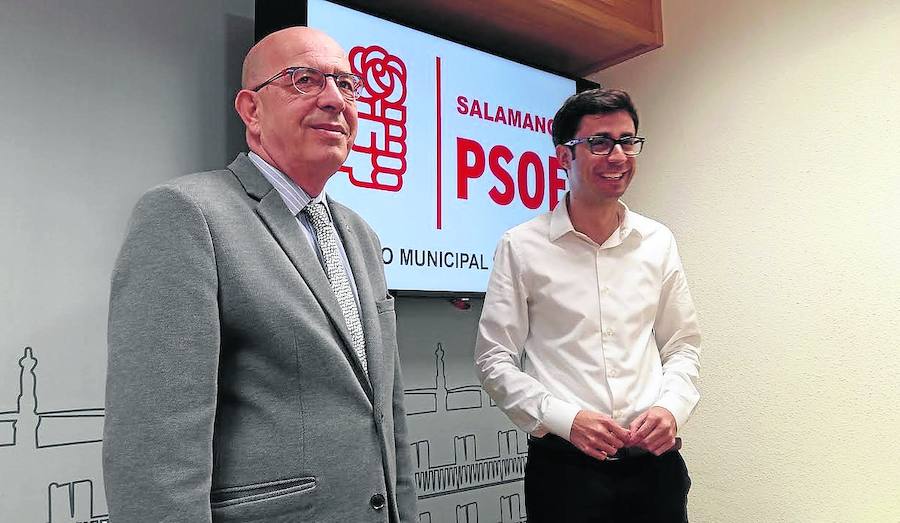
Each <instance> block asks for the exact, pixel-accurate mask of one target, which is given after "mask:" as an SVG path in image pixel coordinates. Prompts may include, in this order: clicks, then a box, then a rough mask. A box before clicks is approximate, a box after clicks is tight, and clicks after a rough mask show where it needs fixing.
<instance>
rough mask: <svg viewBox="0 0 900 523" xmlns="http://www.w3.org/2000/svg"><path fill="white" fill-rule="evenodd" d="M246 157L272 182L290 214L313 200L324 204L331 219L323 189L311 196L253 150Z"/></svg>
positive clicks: (296, 213)
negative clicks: (316, 194)
mask: <svg viewBox="0 0 900 523" xmlns="http://www.w3.org/2000/svg"><path fill="white" fill-rule="evenodd" d="M247 157H248V158H250V161H251V162H253V165H255V166H256V168H257V169H259V172H261V173H262V175H263V176H264V177H265V178H266V180H268V181H269V183H271V184H272V187H274V188H275V190H276V191H278V194H279V195H281V199H282V200H284V204H285V205H286V206H287V208H288V210H289V211H291V214H293V215H294V216H297V215H298V214H300V211H302V210H303V208H304V207H306V206H307V205H308V204H309V202H315V203H321V204H323V205H324V206H325V210H326V211H328V218H329V219H331V208H330V207H329V206H328V198H326V197H325V191H322V192H320V193H319V195H318V196H316V197H315V198H313V197H311V196H310V195H309V194H307V192H306V191H304V190H303V188H301V187H300V186H299V185H297V184H296V183H295V182H294V180H291V179H290V178H288V177H287V176H286V175H285V174H284V173H282V172H281V171H279V170H278V169H276V168H275V167H273V166H271V165H269V163H268V162H266V161H265V160H263V159H262V158H260V156H259V155H258V154H256V153H255V152H253V151H251V152H250V153H249V154H247Z"/></svg>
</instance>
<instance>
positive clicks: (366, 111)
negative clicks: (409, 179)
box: [341, 45, 407, 192]
mask: <svg viewBox="0 0 900 523" xmlns="http://www.w3.org/2000/svg"><path fill="white" fill-rule="evenodd" d="M350 67H351V69H352V71H353V73H354V74H356V75H357V76H359V77H360V78H362V79H363V84H364V87H363V90H362V93H361V94H360V96H359V98H358V99H357V101H356V103H357V109H358V112H359V119H360V131H359V135H358V136H357V138H356V144H355V145H354V146H353V151H354V152H357V153H361V154H364V155H367V156H368V157H369V159H370V162H371V165H372V169H371V170H370V171H369V172H368V174H362V173H357V172H355V171H354V169H353V167H350V166H344V167H342V168H341V170H342V171H345V172H346V173H347V174H348V175H349V177H350V183H352V184H353V185H355V186H357V187H364V188H367V189H376V190H380V191H392V192H397V191H399V190H400V189H401V188H402V187H403V175H404V174H405V173H406V79H407V77H406V64H404V63H403V60H401V59H400V57H398V56H395V55H392V54H390V53H388V52H387V50H385V49H384V48H383V47H381V46H378V45H371V46H369V47H362V46H356V47H354V48H353V49H351V50H350Z"/></svg>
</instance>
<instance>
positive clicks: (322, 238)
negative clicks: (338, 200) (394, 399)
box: [303, 202, 369, 373]
mask: <svg viewBox="0 0 900 523" xmlns="http://www.w3.org/2000/svg"><path fill="white" fill-rule="evenodd" d="M303 212H304V213H306V216H307V217H308V218H309V221H310V223H312V226H313V229H315V231H316V239H317V241H318V243H319V251H320V252H321V253H322V261H323V262H324V264H325V274H327V275H328V281H329V282H330V283H331V288H332V290H334V295H335V296H337V300H338V304H339V305H340V306H341V313H342V314H343V315H344V321H345V322H346V323H347V327H348V328H349V329H350V336H351V338H352V339H353V350H354V351H355V352H356V357H357V358H359V362H360V363H361V364H362V367H363V370H364V371H366V372H367V373H368V372H369V366H368V364H367V363H366V340H365V338H364V337H363V328H362V322H360V320H359V310H358V309H357V308H356V297H355V296H354V295H353V289H352V288H351V287H350V279H349V278H348V277H347V273H346V271H344V265H343V263H341V254H340V252H338V245H337V239H336V237H335V232H334V226H333V225H332V224H331V220H330V219H329V218H328V211H326V209H325V206H324V205H323V204H321V203H316V202H309V204H307V206H306V207H304V208H303Z"/></svg>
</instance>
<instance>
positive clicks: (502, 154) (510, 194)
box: [488, 145, 516, 205]
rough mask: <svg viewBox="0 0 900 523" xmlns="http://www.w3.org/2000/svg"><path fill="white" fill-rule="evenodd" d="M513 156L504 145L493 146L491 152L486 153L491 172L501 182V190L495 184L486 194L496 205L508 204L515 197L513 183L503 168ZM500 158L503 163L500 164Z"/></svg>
mask: <svg viewBox="0 0 900 523" xmlns="http://www.w3.org/2000/svg"><path fill="white" fill-rule="evenodd" d="M514 157H515V156H514V155H513V153H512V151H510V150H509V147H506V146H505V145H497V146H494V147H492V148H491V152H489V153H488V165H489V166H490V168H491V172H492V173H493V174H494V177H496V178H497V180H498V181H499V182H500V183H502V184H503V190H502V191H501V190H499V189H498V188H497V186H496V185H495V186H494V187H493V188H492V189H491V190H490V191H488V195H489V196H490V197H491V199H492V200H494V202H495V203H496V204H497V205H509V204H510V203H512V201H513V199H514V198H515V197H516V186H515V183H514V182H513V179H512V176H510V174H509V171H507V170H506V169H505V168H504V167H505V166H506V165H509V162H511V161H512V159H513V158H514ZM500 160H503V165H501V164H500Z"/></svg>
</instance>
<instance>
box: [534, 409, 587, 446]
mask: <svg viewBox="0 0 900 523" xmlns="http://www.w3.org/2000/svg"><path fill="white" fill-rule="evenodd" d="M579 411H581V409H579V408H578V407H576V406H575V405H572V404H571V403H566V402H565V401H562V400H558V399H556V398H550V399H548V400H547V410H546V411H545V412H544V419H543V421H542V422H541V425H543V426H544V428H546V429H547V430H549V431H550V432H552V433H553V434H556V435H557V436H559V437H561V438H564V439H565V440H566V441H569V433H570V432H571V431H572V422H573V421H575V416H577V415H578V412H579Z"/></svg>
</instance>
